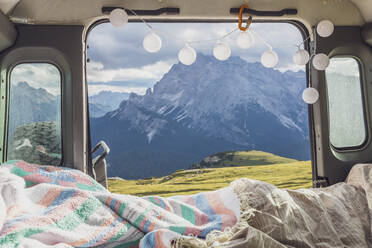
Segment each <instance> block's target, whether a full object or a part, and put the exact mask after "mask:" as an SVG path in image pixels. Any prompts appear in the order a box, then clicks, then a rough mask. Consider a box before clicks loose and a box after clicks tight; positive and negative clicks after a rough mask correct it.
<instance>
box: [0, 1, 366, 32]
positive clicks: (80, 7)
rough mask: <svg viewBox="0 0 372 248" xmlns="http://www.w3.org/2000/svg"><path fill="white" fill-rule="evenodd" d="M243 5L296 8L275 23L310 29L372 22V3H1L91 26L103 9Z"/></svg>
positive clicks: (218, 11) (8, 9)
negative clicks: (329, 23)
mask: <svg viewBox="0 0 372 248" xmlns="http://www.w3.org/2000/svg"><path fill="white" fill-rule="evenodd" d="M243 3H247V4H248V5H249V6H250V7H251V8H253V9H256V10H280V9H283V8H296V9H298V15H297V16H295V17H292V16H286V17H281V18H274V19H296V20H300V21H302V22H304V23H305V25H306V26H308V27H310V26H312V25H314V24H316V23H317V22H318V21H319V20H321V19H324V18H327V19H330V20H332V21H333V22H334V23H335V24H336V25H362V24H364V23H366V22H372V0H280V1H278V0H244V1H242V0H230V1H227V0H187V1H185V0H127V1H122V0H121V1H120V0H0V9H1V10H2V11H3V13H5V14H7V15H9V16H11V17H13V20H14V21H18V22H22V21H23V22H29V23H37V24H52V23H55V24H84V25H89V24H91V23H92V22H94V21H96V20H98V19H101V18H102V17H104V15H103V14H102V13H101V8H102V7H103V6H120V7H125V8H130V9H157V8H161V7H179V8H180V10H181V13H180V15H177V16H176V17H175V18H180V19H211V18H218V19H221V18H222V19H224V18H230V19H231V18H233V16H232V15H230V13H229V10H230V8H231V7H239V6H240V5H241V4H243ZM158 18H159V17H158ZM161 18H163V19H164V18H166V17H164V16H162V17H161Z"/></svg>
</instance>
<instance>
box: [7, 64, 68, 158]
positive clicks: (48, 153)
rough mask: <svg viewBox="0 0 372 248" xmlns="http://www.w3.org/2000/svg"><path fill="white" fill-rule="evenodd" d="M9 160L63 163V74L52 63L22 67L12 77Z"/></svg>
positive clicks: (13, 72)
mask: <svg viewBox="0 0 372 248" xmlns="http://www.w3.org/2000/svg"><path fill="white" fill-rule="evenodd" d="M9 97H10V98H9V122H8V146H7V160H15V159H17V160H18V159H21V160H24V161H26V162H29V163H35V164H42V165H60V163H61V154H62V153H61V150H62V149H61V147H62V146H61V143H62V142H61V74H60V71H59V70H58V68H57V67H56V66H54V65H52V64H49V63H24V64H19V65H17V66H16V67H14V69H13V70H12V72H11V74H10V96H9Z"/></svg>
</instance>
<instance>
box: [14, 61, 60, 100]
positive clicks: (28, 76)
mask: <svg viewBox="0 0 372 248" xmlns="http://www.w3.org/2000/svg"><path fill="white" fill-rule="evenodd" d="M10 79H11V83H12V84H17V83H19V82H27V83H28V84H29V85H30V86H31V87H34V88H44V89H46V90H47V91H48V92H49V93H51V94H53V95H60V94H61V75H60V72H59V70H58V69H57V67H55V66H54V65H51V64H47V63H27V64H26V63H25V64H19V65H17V66H16V67H15V68H14V69H13V70H12V73H11V78H10Z"/></svg>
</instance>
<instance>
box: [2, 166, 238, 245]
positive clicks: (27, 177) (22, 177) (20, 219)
mask: <svg viewBox="0 0 372 248" xmlns="http://www.w3.org/2000/svg"><path fill="white" fill-rule="evenodd" d="M239 218H240V201H239V199H238V197H237V195H236V194H235V193H234V191H233V189H232V188H231V187H227V188H225V189H222V190H218V191H214V192H208V193H201V194H196V195H192V196H178V197H170V198H162V197H156V196H151V197H143V198H140V197H135V196H130V195H118V194H112V193H110V192H109V191H107V190H106V189H105V188H103V187H102V186H101V185H100V184H98V183H97V182H96V181H94V180H93V179H92V178H90V177H89V176H87V175H86V174H84V173H82V172H80V171H78V170H73V169H66V168H61V167H53V166H38V165H34V164H28V163H26V162H23V161H10V162H7V163H5V164H3V165H2V166H1V167H0V247H41V248H42V247H58V248H60V247H123V248H124V247H171V246H172V245H175V243H174V242H175V240H177V239H178V238H180V237H182V236H184V237H185V238H188V237H199V238H202V239H203V238H206V236H207V235H208V234H209V233H211V232H213V231H223V230H225V229H226V228H229V227H232V226H234V225H235V224H236V223H237V222H238V221H239Z"/></svg>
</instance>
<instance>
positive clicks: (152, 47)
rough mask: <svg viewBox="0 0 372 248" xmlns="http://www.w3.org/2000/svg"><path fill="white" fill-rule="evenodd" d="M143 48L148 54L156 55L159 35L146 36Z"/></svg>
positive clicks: (159, 45) (152, 33)
mask: <svg viewBox="0 0 372 248" xmlns="http://www.w3.org/2000/svg"><path fill="white" fill-rule="evenodd" d="M143 47H144V48H145V50H146V51H148V52H149V53H156V52H158V51H159V50H160V48H161V39H160V37H159V35H157V34H155V33H154V32H151V33H150V34H148V35H146V37H145V38H144V39H143Z"/></svg>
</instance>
